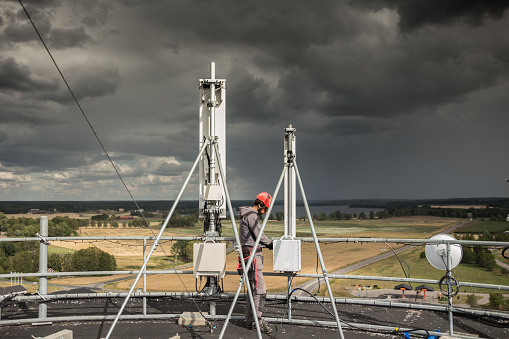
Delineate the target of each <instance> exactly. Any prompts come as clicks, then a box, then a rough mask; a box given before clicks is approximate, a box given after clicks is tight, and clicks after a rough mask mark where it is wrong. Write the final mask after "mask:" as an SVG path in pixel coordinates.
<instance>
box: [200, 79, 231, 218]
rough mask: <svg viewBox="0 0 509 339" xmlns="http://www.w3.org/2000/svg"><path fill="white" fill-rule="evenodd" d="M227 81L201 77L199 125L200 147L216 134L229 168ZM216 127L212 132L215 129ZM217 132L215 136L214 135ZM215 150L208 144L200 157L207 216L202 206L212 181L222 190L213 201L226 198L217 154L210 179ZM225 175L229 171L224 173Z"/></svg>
mask: <svg viewBox="0 0 509 339" xmlns="http://www.w3.org/2000/svg"><path fill="white" fill-rule="evenodd" d="M225 84H226V80H224V79H200V91H199V92H200V98H199V99H200V101H199V102H200V128H199V136H198V138H199V140H198V143H199V149H201V148H202V146H203V143H204V141H205V140H206V139H207V138H209V137H211V136H215V137H217V143H218V148H219V156H220V157H221V166H222V168H223V169H224V170H225V171H226V89H225ZM212 85H214V86H215V91H214V93H215V100H214V102H212V101H211V99H210V98H211V96H210V94H211V92H210V89H211V87H212ZM212 108H214V119H213V121H212V122H211V112H212ZM212 129H213V131H212ZM211 134H214V135H211ZM211 154H212V149H211V147H209V148H208V149H207V151H206V152H205V154H204V155H203V157H202V158H201V159H200V160H201V161H200V163H199V165H200V173H199V186H198V190H199V192H198V196H199V199H198V200H199V209H200V218H204V217H205V214H204V213H203V209H204V207H205V200H206V199H207V197H206V194H207V192H210V188H207V187H208V186H209V185H210V184H212V185H219V186H220V189H221V192H222V199H217V195H215V196H214V197H215V198H214V199H213V200H214V201H221V200H223V201H226V197H225V193H224V188H223V187H224V186H223V184H222V181H221V175H220V173H219V165H218V164H217V161H218V160H217V159H218V157H217V155H216V158H215V168H214V171H213V173H214V175H213V178H212V180H211V175H210V174H211V170H210V168H209V167H210V166H209V161H210V157H211ZM225 177H226V174H225ZM212 190H213V192H214V193H216V188H215V187H213V188H212ZM220 218H226V206H222V208H221V214H220Z"/></svg>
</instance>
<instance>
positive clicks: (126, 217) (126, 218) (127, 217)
mask: <svg viewBox="0 0 509 339" xmlns="http://www.w3.org/2000/svg"><path fill="white" fill-rule="evenodd" d="M119 219H120V220H133V219H134V217H133V216H120V217H119Z"/></svg>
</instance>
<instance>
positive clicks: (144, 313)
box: [143, 239, 147, 315]
mask: <svg viewBox="0 0 509 339" xmlns="http://www.w3.org/2000/svg"><path fill="white" fill-rule="evenodd" d="M145 260H147V239H143V261H145ZM146 292H147V270H146V269H144V270H143V293H146ZM143 315H147V297H143Z"/></svg>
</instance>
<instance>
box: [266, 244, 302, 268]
mask: <svg viewBox="0 0 509 339" xmlns="http://www.w3.org/2000/svg"><path fill="white" fill-rule="evenodd" d="M273 245H274V256H273V262H272V263H273V269H274V272H278V271H283V272H299V271H300V268H301V249H300V240H294V239H281V240H274V243H273Z"/></svg>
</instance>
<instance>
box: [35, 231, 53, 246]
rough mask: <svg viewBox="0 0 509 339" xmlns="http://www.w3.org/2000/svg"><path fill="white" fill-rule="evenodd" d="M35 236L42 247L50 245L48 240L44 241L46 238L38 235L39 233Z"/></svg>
mask: <svg viewBox="0 0 509 339" xmlns="http://www.w3.org/2000/svg"><path fill="white" fill-rule="evenodd" d="M37 236H38V237H39V239H40V241H41V242H42V243H43V244H44V245H46V246H49V245H51V242H49V241H48V240H46V238H45V237H43V236H42V235H40V234H39V233H37Z"/></svg>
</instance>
